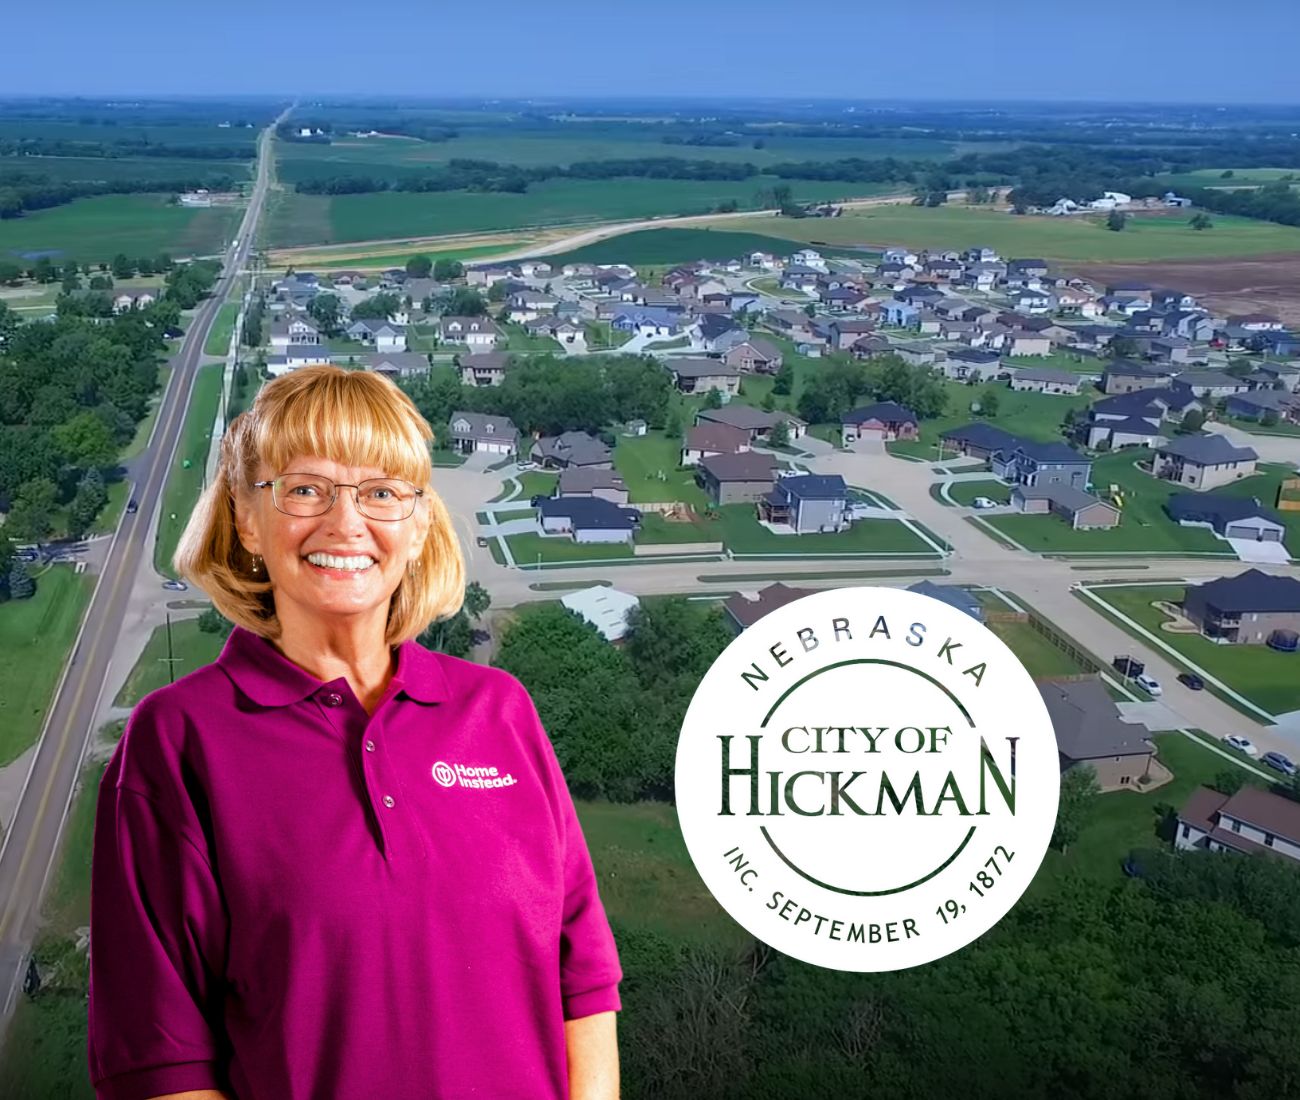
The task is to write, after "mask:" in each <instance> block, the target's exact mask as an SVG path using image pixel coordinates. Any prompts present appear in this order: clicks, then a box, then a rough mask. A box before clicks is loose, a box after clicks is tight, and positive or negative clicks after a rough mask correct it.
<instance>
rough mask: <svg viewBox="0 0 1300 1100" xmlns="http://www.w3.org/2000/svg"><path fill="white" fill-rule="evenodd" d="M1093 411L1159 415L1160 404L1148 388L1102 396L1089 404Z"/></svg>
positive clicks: (1132, 414) (1130, 414) (1131, 414)
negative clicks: (1154, 399)
mask: <svg viewBox="0 0 1300 1100" xmlns="http://www.w3.org/2000/svg"><path fill="white" fill-rule="evenodd" d="M1090 411H1091V412H1094V413H1117V414H1118V413H1125V414H1127V415H1129V416H1151V417H1157V418H1158V417H1159V416H1160V406H1159V405H1157V404H1156V403H1155V402H1154V401H1153V400H1152V398H1151V393H1150V391H1149V390H1133V391H1132V392H1131V393H1117V394H1115V395H1114V396H1113V397H1103V398H1102V399H1101V400H1100V401H1094V402H1093V403H1092V405H1091V406H1090Z"/></svg>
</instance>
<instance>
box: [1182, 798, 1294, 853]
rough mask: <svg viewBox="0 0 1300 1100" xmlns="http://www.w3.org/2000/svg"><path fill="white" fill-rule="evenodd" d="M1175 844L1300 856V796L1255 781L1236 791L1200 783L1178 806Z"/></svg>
mask: <svg viewBox="0 0 1300 1100" xmlns="http://www.w3.org/2000/svg"><path fill="white" fill-rule="evenodd" d="M1174 846H1175V847H1177V848H1182V849H1184V850H1196V851H1208V852H1237V853H1239V854H1243V855H1258V854H1261V853H1266V852H1267V853H1271V854H1273V855H1278V856H1282V857H1284V858H1286V859H1291V860H1296V861H1298V862H1300V802H1296V801H1295V800H1294V799H1290V798H1287V797H1286V796H1285V795H1280V794H1274V793H1273V792H1272V791H1266V790H1262V789H1260V788H1259V787H1252V786H1249V785H1247V786H1244V787H1241V788H1240V789H1239V790H1238V791H1237V792H1236V793H1235V794H1231V795H1227V794H1223V793H1222V792H1221V791H1216V790H1213V789H1212V788H1210V787H1197V788H1196V790H1194V791H1193V792H1192V793H1191V795H1190V797H1189V798H1188V799H1187V802H1186V803H1184V805H1183V808H1182V809H1181V810H1179V811H1178V831H1177V832H1176V833H1175V834H1174Z"/></svg>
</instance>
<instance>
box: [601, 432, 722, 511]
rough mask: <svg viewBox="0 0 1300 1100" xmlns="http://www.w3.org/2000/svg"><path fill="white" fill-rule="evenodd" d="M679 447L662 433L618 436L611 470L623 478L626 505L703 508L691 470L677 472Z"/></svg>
mask: <svg viewBox="0 0 1300 1100" xmlns="http://www.w3.org/2000/svg"><path fill="white" fill-rule="evenodd" d="M681 457H682V445H681V442H680V440H678V439H677V438H675V437H674V438H672V439H669V438H668V437H667V436H666V435H664V433H663V432H662V431H647V432H646V434H645V435H636V436H619V437H618V445H617V446H616V447H615V448H614V468H615V469H616V470H617V471H618V472H619V473H620V474H622V475H623V481H624V483H625V484H626V485H627V492H628V503H629V504H633V505H635V504H646V503H652V502H654V501H661V500H679V501H681V502H682V503H683V504H689V505H691V506H692V507H693V508H695V509H696V510H697V511H700V510H702V509H703V508H704V507H705V504H706V500H705V497H704V491H703V490H702V489H701V488H700V487H699V486H698V485H696V484H695V470H694V467H687V468H686V469H684V470H682V469H678V464H679V463H680V462H681Z"/></svg>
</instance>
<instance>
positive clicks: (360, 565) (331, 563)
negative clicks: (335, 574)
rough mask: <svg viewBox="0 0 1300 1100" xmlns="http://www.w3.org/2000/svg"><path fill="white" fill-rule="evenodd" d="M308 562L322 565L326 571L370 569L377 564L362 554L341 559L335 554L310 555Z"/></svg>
mask: <svg viewBox="0 0 1300 1100" xmlns="http://www.w3.org/2000/svg"><path fill="white" fill-rule="evenodd" d="M307 560H308V561H309V562H311V563H312V565H322V566H324V567H325V568H326V569H353V570H359V569H369V568H370V567H371V566H372V565H374V564H375V559H374V558H371V557H367V556H366V555H364V554H362V555H360V556H358V557H355V558H352V557H348V558H341V557H338V556H337V555H335V554H319V553H317V554H308V555H307Z"/></svg>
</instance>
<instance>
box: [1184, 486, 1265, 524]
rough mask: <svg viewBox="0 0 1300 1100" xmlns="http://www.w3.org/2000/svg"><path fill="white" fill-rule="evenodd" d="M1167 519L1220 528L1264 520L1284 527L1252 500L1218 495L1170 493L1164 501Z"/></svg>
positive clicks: (1257, 502)
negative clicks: (1195, 522) (1197, 521)
mask: <svg viewBox="0 0 1300 1100" xmlns="http://www.w3.org/2000/svg"><path fill="white" fill-rule="evenodd" d="M1165 511H1167V512H1168V513H1169V516H1170V518H1171V519H1173V520H1175V521H1177V520H1184V519H1185V520H1201V521H1204V522H1207V523H1213V524H1214V525H1215V526H1216V527H1224V526H1226V525H1227V524H1229V523H1239V522H1241V521H1242V520H1244V519H1256V518H1259V519H1266V520H1268V521H1270V522H1271V523H1276V524H1277V525H1278V526H1285V525H1284V524H1283V523H1282V517H1281V516H1279V515H1278V514H1277V513H1276V512H1275V511H1273V509H1271V508H1265V507H1264V506H1263V505H1262V504H1260V502H1259V501H1258V500H1256V499H1255V498H1254V497H1230V496H1225V495H1223V494H1219V493H1174V494H1172V495H1171V496H1170V497H1169V499H1168V500H1167V501H1165Z"/></svg>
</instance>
